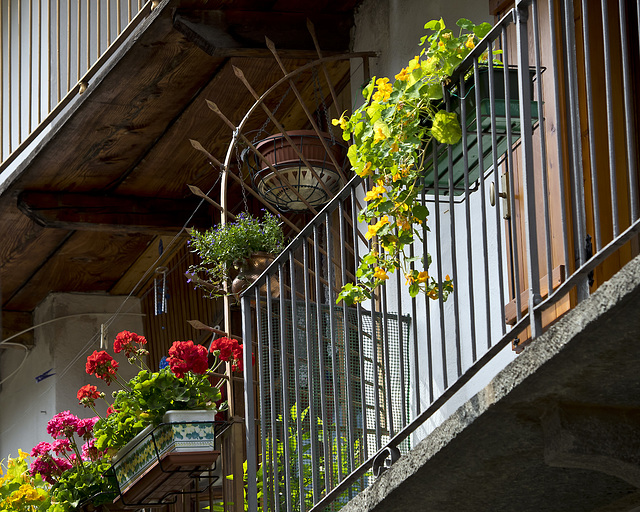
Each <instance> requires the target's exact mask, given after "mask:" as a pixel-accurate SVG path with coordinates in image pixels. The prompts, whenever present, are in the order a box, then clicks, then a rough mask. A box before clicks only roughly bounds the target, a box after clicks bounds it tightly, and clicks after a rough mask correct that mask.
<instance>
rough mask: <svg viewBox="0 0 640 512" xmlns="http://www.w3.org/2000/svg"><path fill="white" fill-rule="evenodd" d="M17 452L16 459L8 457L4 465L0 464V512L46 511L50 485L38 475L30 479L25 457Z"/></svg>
mask: <svg viewBox="0 0 640 512" xmlns="http://www.w3.org/2000/svg"><path fill="white" fill-rule="evenodd" d="M28 456H29V455H28V454H27V453H25V452H23V451H22V450H20V451H19V457H18V458H17V459H14V458H11V457H8V459H7V463H6V465H4V464H1V463H0V510H1V511H2V512H36V511H38V510H47V509H48V508H49V505H50V503H51V501H50V497H49V489H50V485H49V484H47V483H46V482H45V481H44V480H43V479H42V477H41V476H40V475H36V476H34V477H32V476H31V475H30V474H29V471H28V465H27V460H26V459H27V457H28Z"/></svg>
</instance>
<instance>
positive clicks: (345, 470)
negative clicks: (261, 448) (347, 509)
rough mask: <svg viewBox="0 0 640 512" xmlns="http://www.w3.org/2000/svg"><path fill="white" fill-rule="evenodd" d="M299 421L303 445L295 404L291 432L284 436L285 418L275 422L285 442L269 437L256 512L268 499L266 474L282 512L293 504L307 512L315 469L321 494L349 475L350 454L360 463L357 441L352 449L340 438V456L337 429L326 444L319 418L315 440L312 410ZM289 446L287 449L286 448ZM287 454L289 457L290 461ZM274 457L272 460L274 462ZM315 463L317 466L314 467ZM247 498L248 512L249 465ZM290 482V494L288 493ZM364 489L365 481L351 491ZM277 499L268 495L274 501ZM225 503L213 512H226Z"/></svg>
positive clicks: (295, 511)
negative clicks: (266, 497)
mask: <svg viewBox="0 0 640 512" xmlns="http://www.w3.org/2000/svg"><path fill="white" fill-rule="evenodd" d="M300 421H301V423H302V430H301V432H300V442H299V438H298V429H297V405H296V404H293V406H292V407H291V409H290V410H289V428H288V429H287V431H286V432H285V428H284V417H283V415H282V414H279V415H278V417H277V418H276V431H280V432H282V433H284V434H285V435H284V436H279V437H282V439H278V438H274V437H267V439H266V446H265V450H266V453H267V461H266V464H265V463H260V464H259V466H258V471H257V475H256V485H257V488H258V508H257V511H256V512H262V511H263V507H262V502H263V499H264V498H265V494H264V487H263V486H264V478H263V476H264V472H265V471H266V472H267V480H268V482H269V483H268V485H269V487H270V489H275V499H277V500H278V504H279V507H280V510H289V508H288V505H287V501H288V500H289V499H290V501H291V510H292V511H293V512H298V511H299V510H300V509H301V507H300V503H301V501H304V504H305V510H310V509H311V508H312V507H313V505H314V503H313V472H314V467H315V468H317V474H318V477H319V481H318V489H319V490H320V492H321V493H322V492H323V491H324V490H326V489H327V485H328V484H329V482H331V485H332V486H335V485H336V484H337V483H338V482H339V480H340V478H339V476H340V474H342V476H343V477H344V476H345V475H348V474H349V473H350V469H349V454H348V452H349V450H350V449H352V450H353V452H354V458H355V460H356V461H360V460H361V453H360V446H361V443H360V440H359V439H355V440H354V443H353V445H349V443H348V440H347V439H346V438H345V437H343V436H340V445H341V447H340V448H341V449H340V452H338V437H337V436H335V435H332V433H331V432H332V431H334V430H335V429H334V428H333V427H329V429H328V431H329V439H327V440H326V441H325V440H324V439H323V435H324V432H323V428H322V426H323V424H322V420H321V419H320V418H315V424H316V427H317V429H316V436H315V438H314V437H313V436H312V431H311V421H312V418H311V417H309V408H306V409H304V410H302V411H300ZM313 443H315V444H316V447H317V448H318V452H317V453H318V454H317V459H316V460H315V461H313V458H312V444H313ZM285 446H286V448H285ZM325 447H326V448H327V450H328V452H327V453H330V454H331V455H330V459H331V460H330V461H329V460H326V459H325V456H324V449H323V448H325ZM287 451H288V454H289V456H288V457H287ZM272 457H273V458H272ZM300 461H302V481H301V480H300V471H299V463H300ZM314 462H315V464H316V466H314ZM274 463H275V466H276V467H277V473H278V478H277V480H275V481H274V479H275V474H274V471H273V466H274ZM243 467H244V495H245V503H244V509H245V510H246V511H248V510H249V505H248V502H247V484H248V476H247V462H246V461H245V462H244V465H243ZM287 470H288V471H289V479H288V481H287V476H286V474H287V473H286V472H287ZM227 478H228V479H229V480H233V475H229V476H228V477H227ZM287 482H288V484H289V485H288V493H287ZM363 488H364V480H359V481H356V482H355V483H354V484H353V486H352V489H351V492H352V493H357V492H360V491H362V490H363ZM348 495H349V491H346V492H345V495H344V496H345V499H344V500H341V499H338V500H337V501H336V502H335V503H334V504H333V510H339V509H340V508H341V507H342V506H343V505H344V504H345V503H346V501H347V500H348ZM273 497H274V496H272V495H269V498H268V499H269V500H270V501H271V500H272V499H273ZM226 505H227V506H231V505H233V503H230V502H227V503H226ZM224 507H225V504H224V503H218V504H216V505H214V507H213V508H212V509H211V512H224V510H225V509H224Z"/></svg>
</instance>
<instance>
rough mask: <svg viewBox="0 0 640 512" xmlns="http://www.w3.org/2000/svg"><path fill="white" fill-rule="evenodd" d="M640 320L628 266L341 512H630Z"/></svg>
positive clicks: (639, 289)
mask: <svg viewBox="0 0 640 512" xmlns="http://www.w3.org/2000/svg"><path fill="white" fill-rule="evenodd" d="M639 313H640V258H636V259H634V260H633V261H631V262H630V263H629V264H628V265H627V266H625V267H624V268H623V269H622V270H621V271H620V272H618V273H617V274H616V275H615V276H614V277H613V278H612V279H611V280H610V281H609V282H607V283H605V284H604V285H603V286H602V287H600V289H598V290H597V292H595V293H594V294H593V295H592V296H591V297H590V298H589V299H588V300H586V301H584V302H583V303H581V304H580V305H579V306H578V307H577V308H576V309H574V310H573V311H571V312H569V313H568V314H567V315H565V317H564V318H562V319H561V320H560V321H559V322H558V323H557V324H556V325H555V326H553V327H552V328H551V329H549V331H548V332H547V333H545V334H544V335H543V336H541V337H540V338H538V340H537V341H536V342H534V343H533V344H532V345H530V346H529V347H527V349H526V350H525V351H524V352H523V353H522V354H521V355H520V356H519V357H518V358H517V359H516V360H515V361H514V362H512V363H511V364H509V365H508V366H507V367H506V368H505V369H504V370H503V371H502V372H500V373H499V374H498V375H497V376H496V377H495V378H494V379H493V380H492V381H491V383H490V384H489V385H488V386H487V387H485V388H484V389H483V390H481V391H480V392H479V393H477V394H476V395H475V396H474V397H473V398H472V399H471V400H469V401H468V402H466V403H465V404H464V405H463V406H462V407H461V408H460V409H458V410H457V411H456V412H455V413H454V414H453V415H452V416H451V417H450V418H449V419H448V420H446V421H445V422H444V423H443V424H442V425H440V426H439V427H438V428H437V429H436V430H435V431H434V432H432V433H431V434H430V435H429V436H428V437H427V438H426V439H424V440H423V441H422V442H421V443H419V444H418V445H417V446H416V447H415V449H414V450H412V451H411V452H410V454H408V455H407V456H405V457H402V458H401V459H400V460H399V461H398V462H396V463H395V464H394V465H393V466H392V467H391V468H390V469H389V470H388V471H386V472H385V473H384V474H383V475H382V476H381V477H380V478H379V479H378V480H377V481H376V482H375V483H374V484H373V485H372V486H371V487H370V488H369V489H367V490H366V491H365V492H363V493H362V494H360V495H359V496H357V497H356V498H355V499H354V500H352V502H350V503H349V504H348V505H347V506H346V507H345V508H343V509H342V510H343V511H348V512H352V511H356V510H357V511H358V512H362V511H369V510H375V511H376V512H383V511H400V510H402V511H406V510H430V511H438V512H446V511H452V512H453V511H455V512H461V511H467V510H468V511H502V510H505V511H506V510H509V511H512V510H517V511H519V512H526V511H532V512H533V511H541V510H544V511H563V512H571V511H576V512H577V511H582V512H583V511H598V512H604V511H631V510H636V511H637V510H640V508H637V507H640V491H639V489H638V487H640V481H639V478H638V477H639V476H640V464H639V462H640V458H639V456H638V453H640V450H639V448H640V440H639V438H638V435H637V433H638V427H639V425H640V412H639V411H640V372H639V371H638V368H639V366H640V365H639V364H638V363H639V362H640V343H638V340H639V339H640V314H639ZM543 425H544V427H543Z"/></svg>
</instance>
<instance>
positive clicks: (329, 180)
mask: <svg viewBox="0 0 640 512" xmlns="http://www.w3.org/2000/svg"><path fill="white" fill-rule="evenodd" d="M287 135H288V136H289V137H290V138H291V140H292V141H293V143H294V144H295V146H296V148H297V149H298V150H299V151H300V153H301V154H302V155H303V156H304V157H305V159H306V161H307V162H308V163H309V164H310V165H311V167H312V168H313V172H312V171H311V170H310V169H309V168H308V167H307V166H306V165H305V163H304V162H303V160H302V159H300V158H299V157H298V155H297V153H296V151H295V149H294V148H293V147H292V146H291V144H289V142H288V141H287V139H286V138H285V136H284V135H283V134H281V133H278V134H276V135H273V136H271V137H269V138H267V139H264V140H262V141H260V142H258V143H257V144H256V145H255V147H256V150H257V151H259V152H260V153H262V155H263V156H264V160H262V159H261V158H259V157H258V155H257V154H256V153H254V152H251V151H246V152H245V153H244V158H245V161H246V162H247V165H248V166H249V168H250V169H251V179H252V183H253V186H254V188H255V189H256V190H257V191H258V193H259V194H260V195H261V196H262V197H264V198H265V200H267V201H269V203H271V204H272V205H273V206H275V207H276V208H278V210H280V211H282V212H287V211H295V212H302V211H306V210H308V209H309V208H308V206H307V204H305V201H306V203H308V204H309V205H311V206H312V207H314V208H318V207H321V206H323V205H325V204H326V203H328V202H329V201H330V200H331V199H332V198H333V196H334V195H335V194H336V193H337V192H338V191H339V190H340V188H341V186H342V180H341V179H340V171H339V170H338V169H337V168H336V166H335V165H334V163H333V160H332V158H331V156H330V155H329V153H327V151H326V150H325V148H324V146H323V144H322V140H321V138H320V137H318V135H317V134H316V132H315V131H313V130H298V131H290V132H287ZM322 138H323V139H324V141H325V142H326V145H327V146H328V147H329V149H330V152H331V155H332V156H333V157H334V159H335V161H336V162H337V163H338V164H339V165H340V166H341V167H342V166H343V164H344V161H345V156H346V153H347V147H346V146H345V145H344V144H341V143H339V142H338V141H337V140H335V139H334V138H332V137H331V135H330V134H329V133H324V132H323V133H322ZM265 160H266V162H268V163H269V165H270V166H271V167H273V168H275V169H277V171H278V172H277V173H276V172H274V171H273V170H272V169H271V167H269V165H267V163H265ZM292 189H293V190H295V191H297V193H298V194H299V196H298V194H296V193H295V192H293V190H292ZM300 197H302V198H304V201H303V200H302V199H301V198H300Z"/></svg>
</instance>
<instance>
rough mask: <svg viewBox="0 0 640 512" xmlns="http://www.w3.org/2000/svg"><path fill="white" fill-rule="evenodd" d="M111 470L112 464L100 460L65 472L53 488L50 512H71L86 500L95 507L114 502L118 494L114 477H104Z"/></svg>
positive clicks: (87, 462)
mask: <svg viewBox="0 0 640 512" xmlns="http://www.w3.org/2000/svg"><path fill="white" fill-rule="evenodd" d="M110 468H111V464H110V463H108V462H105V461H104V460H99V461H95V462H94V461H85V462H84V463H83V464H82V466H74V467H73V468H71V469H69V470H67V471H65V472H64V473H63V474H62V475H61V476H60V478H59V479H58V482H57V483H55V484H54V485H53V487H52V488H51V501H52V504H51V507H50V508H49V510H48V512H69V511H71V510H75V509H76V507H77V506H78V505H79V504H80V503H81V502H83V501H86V500H90V501H91V503H92V504H93V505H94V506H98V505H102V504H103V503H109V502H111V501H113V499H114V498H115V497H116V496H117V494H118V493H117V491H116V489H117V486H116V482H115V480H114V477H110V476H109V477H108V476H104V475H105V474H106V473H108V471H109V469H110Z"/></svg>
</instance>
